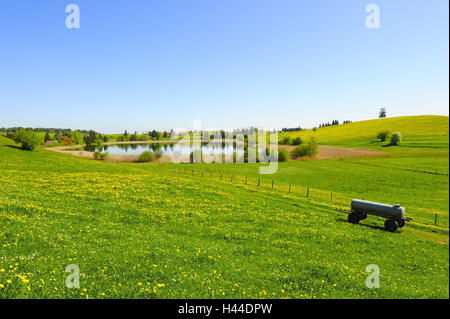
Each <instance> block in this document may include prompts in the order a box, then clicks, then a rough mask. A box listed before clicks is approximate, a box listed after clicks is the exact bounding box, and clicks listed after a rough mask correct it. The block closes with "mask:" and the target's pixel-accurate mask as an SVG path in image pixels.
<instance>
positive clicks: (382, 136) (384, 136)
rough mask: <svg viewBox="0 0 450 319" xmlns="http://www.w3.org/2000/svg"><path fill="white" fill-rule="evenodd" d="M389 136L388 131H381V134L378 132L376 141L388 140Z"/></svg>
mask: <svg viewBox="0 0 450 319" xmlns="http://www.w3.org/2000/svg"><path fill="white" fill-rule="evenodd" d="M390 135H391V132H390V131H389V130H385V131H381V132H378V134H377V139H379V140H381V141H382V142H384V141H386V140H387V139H388V138H389V136H390Z"/></svg>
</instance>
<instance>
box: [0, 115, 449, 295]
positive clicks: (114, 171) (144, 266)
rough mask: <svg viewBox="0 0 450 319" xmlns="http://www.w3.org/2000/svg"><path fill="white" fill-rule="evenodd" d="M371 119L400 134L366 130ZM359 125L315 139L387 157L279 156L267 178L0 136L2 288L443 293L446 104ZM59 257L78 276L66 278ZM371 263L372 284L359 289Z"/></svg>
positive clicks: (3, 291)
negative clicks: (354, 211)
mask: <svg viewBox="0 0 450 319" xmlns="http://www.w3.org/2000/svg"><path fill="white" fill-rule="evenodd" d="M389 120H390V121H389ZM444 120H445V121H444ZM381 121H385V122H384V123H386V122H388V123H394V124H395V125H394V124H392V125H393V126H392V130H399V131H401V133H402V134H403V136H404V141H405V144H404V146H402V145H401V146H399V147H398V148H396V149H395V148H391V147H382V146H381V145H378V144H377V143H378V142H374V140H375V139H374V136H375V135H376V132H377V131H379V130H380V129H383V128H385V127H384V124H383V125H380V124H379V123H381ZM417 121H419V122H420V123H422V124H420V125H419V124H418V122H417ZM361 123H364V122H358V123H352V124H346V125H342V126H337V127H329V128H321V129H319V130H318V131H317V132H316V134H318V137H317V138H318V141H319V143H320V144H322V145H339V146H349V147H362V148H371V149H372V148H373V149H382V150H383V151H386V150H387V152H388V153H389V154H388V155H389V156H388V157H377V158H355V159H342V160H339V159H335V160H322V161H289V162H286V163H279V169H278V172H277V173H276V174H274V175H259V167H260V165H258V164H179V165H175V164H172V163H164V164H158V163H146V164H137V163H113V162H103V161H94V160H89V159H84V158H78V157H74V156H70V155H66V154H61V153H56V152H51V151H49V150H45V149H37V150H36V151H34V152H25V151H21V150H19V149H18V148H17V147H16V146H15V144H14V142H12V141H10V140H8V139H6V138H4V137H1V136H0V297H1V298H313V299H314V298H448V297H449V290H448V289H449V246H448V244H449V233H448V230H449V220H448V213H449V201H448V195H449V179H448V173H449V172H448V171H449V158H448V117H408V118H406V119H403V118H401V119H399V118H397V119H385V120H376V121H374V122H370V123H369V125H368V127H367V129H366V130H364V132H368V133H367V136H363V137H361V138H360V139H358V138H357V136H358V134H360V133H359V132H361V130H362V127H361V125H363V124H361ZM377 123H378V124H377ZM366 124H367V122H366ZM356 125H358V126H359V128H355V129H352V130H348V131H346V132H347V133H344V128H346V127H352V126H356ZM371 127H374V128H373V132H375V133H373V132H372V131H371V129H372V128H371ZM331 130H342V134H340V135H339V134H336V133H335V132H331V133H329V132H330V131H331ZM327 132H328V133H329V134H328V133H327ZM369 133H370V134H369ZM299 134H304V135H302V137H305V138H308V136H309V135H308V134H313V133H312V132H310V131H304V132H300V133H299ZM292 135H293V136H294V135H295V134H294V133H292ZM408 141H409V142H408ZM418 141H424V142H423V144H421V143H418ZM425 141H428V142H429V141H431V144H430V143H428V142H425ZM429 145H431V146H432V147H428V146H429ZM416 146H418V147H416ZM258 178H260V183H261V185H260V186H259V187H258V186H257V180H258ZM246 181H247V183H246ZM272 181H273V182H274V188H273V189H272ZM290 185H291V192H289V186H290ZM308 188H309V195H308V197H307V196H306V193H307V189H308ZM331 193H332V194H331ZM352 198H362V199H366V200H372V201H380V202H387V203H391V204H393V203H397V202H398V203H400V204H402V205H403V206H404V207H405V208H406V213H407V216H409V217H412V218H413V221H412V222H410V223H408V224H407V225H406V227H404V228H402V229H401V230H400V231H399V232H397V233H389V232H386V231H384V230H383V222H384V221H383V220H382V219H378V218H375V217H369V218H368V219H367V220H364V221H362V222H361V224H359V225H353V224H349V223H348V222H347V221H346V220H347V214H348V211H349V204H350V201H351V199H352ZM436 216H437V223H436V225H435V218H436ZM69 264H76V265H78V266H79V267H80V271H81V287H80V289H67V288H66V286H65V279H66V277H67V275H68V273H67V272H65V269H66V266H67V265H69ZM370 264H376V265H378V266H379V267H380V274H381V282H380V285H381V287H380V288H379V289H367V287H366V284H365V282H366V277H367V275H368V273H367V272H366V267H367V266H368V265H370Z"/></svg>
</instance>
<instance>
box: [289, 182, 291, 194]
mask: <svg viewBox="0 0 450 319" xmlns="http://www.w3.org/2000/svg"><path fill="white" fill-rule="evenodd" d="M290 192H291V184H289V193H290Z"/></svg>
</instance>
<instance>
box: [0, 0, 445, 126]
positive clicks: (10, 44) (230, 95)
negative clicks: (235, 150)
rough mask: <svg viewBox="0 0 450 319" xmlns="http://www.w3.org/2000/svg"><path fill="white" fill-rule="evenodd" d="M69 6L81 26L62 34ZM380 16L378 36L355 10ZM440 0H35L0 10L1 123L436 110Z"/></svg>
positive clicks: (278, 122)
mask: <svg viewBox="0 0 450 319" xmlns="http://www.w3.org/2000/svg"><path fill="white" fill-rule="evenodd" d="M70 3H75V4H77V5H79V7H80V23H81V24H80V26H81V27H80V29H68V28H66V26H65V20H66V16H67V15H68V14H67V13H66V12H65V7H66V5H68V4H70ZM370 3H376V4H377V5H378V6H379V7H380V24H381V28H379V29H368V28H367V27H366V26H365V20H366V17H367V15H368V13H366V11H365V8H366V6H367V5H368V4H370ZM448 12H449V8H448V1H447V0H427V1H422V0H420V1H419V0H407V1H406V0H395V1H392V0H390V1H378V0H371V1H361V0H342V1H332V0H327V1H323V0H316V1H301V0H190V1H184V0H148V1H138V0H128V1H111V0H110V1H103V0H95V1H92V0H91V1H87V0H68V1H61V0H51V1H50V0H46V1H24V0H15V1H12V0H10V1H2V4H1V6H0V39H1V41H0V43H1V44H0V110H1V112H0V126H5V127H10V126H31V127H68V128H72V129H75V128H81V129H90V128H93V129H96V130H98V131H102V132H122V131H123V130H125V129H128V130H129V131H134V130H138V131H146V130H149V129H160V130H163V129H170V128H187V129H189V128H192V121H193V120H201V121H202V126H203V128H233V127H248V126H250V125H254V126H258V127H264V128H280V127H294V126H298V125H301V126H303V127H312V126H315V125H318V124H319V123H322V122H324V121H331V120H333V119H338V120H340V121H343V120H353V121H357V120H364V119H371V118H375V117H376V116H377V112H378V109H379V108H380V107H381V106H384V107H386V108H387V111H388V116H400V115H412V114H443V115H448V105H449V91H448V85H449V74H448V72H449V71H448V70H449V65H448V61H449V51H448V50H449V43H448V37H449V34H448V30H449V19H448Z"/></svg>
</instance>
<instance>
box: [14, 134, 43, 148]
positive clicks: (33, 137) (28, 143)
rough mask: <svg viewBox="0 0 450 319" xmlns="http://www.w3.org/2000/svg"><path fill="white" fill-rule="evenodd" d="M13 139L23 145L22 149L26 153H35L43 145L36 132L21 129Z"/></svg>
mask: <svg viewBox="0 0 450 319" xmlns="http://www.w3.org/2000/svg"><path fill="white" fill-rule="evenodd" d="M13 138H14V141H15V142H16V143H21V144H22V149H23V150H26V151H33V150H34V149H35V148H36V147H37V146H38V145H39V144H41V141H40V139H39V137H38V136H37V134H36V133H35V132H33V131H27V130H25V129H20V130H19V131H18V132H17V133H16V134H14V137H13Z"/></svg>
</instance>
